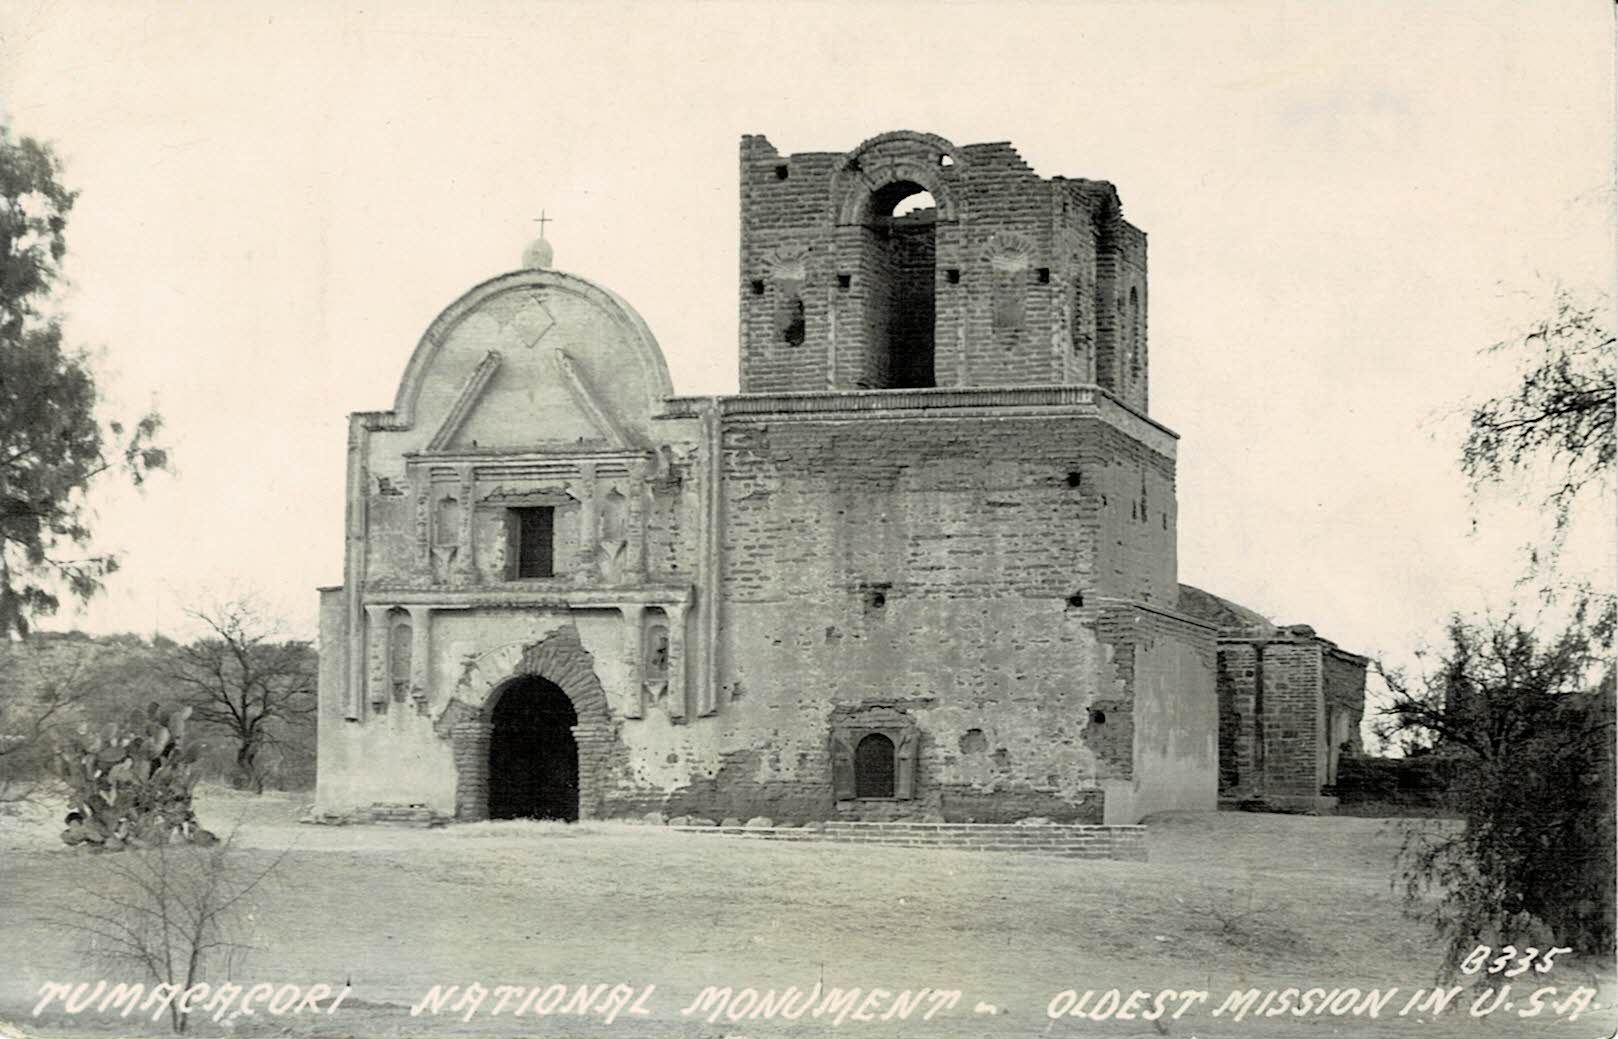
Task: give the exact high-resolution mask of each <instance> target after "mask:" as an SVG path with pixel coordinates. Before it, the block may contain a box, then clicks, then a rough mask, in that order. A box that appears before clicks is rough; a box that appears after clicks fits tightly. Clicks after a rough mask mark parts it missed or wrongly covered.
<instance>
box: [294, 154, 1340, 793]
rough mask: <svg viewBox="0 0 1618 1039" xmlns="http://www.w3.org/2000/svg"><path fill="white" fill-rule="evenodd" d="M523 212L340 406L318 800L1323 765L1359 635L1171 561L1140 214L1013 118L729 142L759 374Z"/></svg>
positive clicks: (810, 788)
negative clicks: (471, 282)
mask: <svg viewBox="0 0 1618 1039" xmlns="http://www.w3.org/2000/svg"><path fill="white" fill-rule="evenodd" d="M550 262H551V251H550V246H549V245H548V244H547V243H546V242H545V241H544V240H543V238H542V239H541V240H540V241H539V242H536V243H535V244H534V245H533V246H531V247H530V248H529V250H528V251H527V253H526V254H525V256H524V262H523V266H522V268H521V269H519V270H517V271H514V272H512V273H509V274H504V275H501V276H499V277H496V278H493V279H491V280H489V281H486V282H484V283H483V284H481V285H478V286H476V287H475V288H473V289H471V290H470V291H469V292H467V293H466V294H465V295H463V296H462V297H461V298H460V299H458V300H456V301H455V302H454V303H452V304H451V305H450V306H449V308H448V309H447V310H445V311H444V312H443V313H442V314H440V315H439V317H438V318H437V319H436V320H435V321H434V322H433V323H432V325H431V326H430V327H429V328H428V329H427V331H426V333H425V334H424V335H423V336H422V338H421V341H420V343H419V344H418V345H417V346H416V348H415V352H414V354H413V355H412V356H411V358H410V361H409V363H408V365H407V366H406V368H405V371H404V376H403V379H402V381H401V383H400V386H399V391H398V395H397V397H396V400H395V403H394V406H393V409H392V410H390V411H381V412H360V413H357V414H355V415H353V416H351V419H350V422H349V441H348V478H347V479H348V495H347V520H346V538H345V555H346V559H345V565H344V573H343V583H342V585H341V586H340V587H335V588H327V589H323V590H322V591H321V607H320V609H321V613H320V616H321V628H320V630H321V649H322V652H321V672H320V727H319V733H320V736H319V739H320V745H319V772H318V775H319V789H318V809H319V810H320V811H322V812H326V813H335V814H341V815H349V816H351V817H352V816H357V817H365V815H366V813H367V812H370V813H372V814H373V817H374V816H375V814H376V813H377V812H381V813H382V816H383V817H386V813H387V811H388V810H389V806H401V810H405V811H417V812H429V813H432V814H436V815H443V816H454V817H455V818H458V819H465V820H477V819H486V818H491V817H492V818H511V817H530V816H531V817H540V818H560V819H578V818H586V819H588V818H601V817H612V816H632V815H639V814H643V813H647V812H651V811H661V812H664V813H667V814H669V815H676V814H689V815H697V816H703V817H707V818H713V819H718V818H720V817H725V816H734V817H737V818H743V819H745V818H748V817H751V816H759V815H763V816H769V817H771V818H773V819H775V820H781V821H795V822H802V821H808V820H823V819H838V818H850V819H866V820H881V819H929V818H930V819H943V820H949V821H977V822H1005V821H1012V820H1016V819H1020V818H1025V817H1030V816H1039V817H1045V818H1049V819H1052V820H1055V821H1059V822H1103V821H1105V822H1109V823H1112V822H1134V821H1137V820H1139V819H1141V818H1142V817H1144V816H1146V815H1148V814H1150V813H1153V812H1157V811H1161V810H1165V809H1212V808H1214V807H1215V806H1216V803H1217V802H1218V800H1219V798H1220V797H1221V796H1224V797H1225V798H1227V799H1230V800H1241V799H1258V800H1263V801H1265V802H1268V803H1278V804H1287V805H1292V806H1297V807H1306V808H1324V807H1329V805H1330V799H1329V797H1327V796H1325V795H1324V794H1323V790H1328V791H1329V789H1330V786H1331V783H1332V782H1333V779H1334V775H1335V770H1336V762H1337V757H1338V755H1339V754H1341V753H1344V752H1347V753H1355V752H1357V751H1358V748H1359V725H1360V715H1361V712H1362V710H1363V697H1364V671H1365V660H1364V659H1363V658H1360V657H1356V656H1354V655H1352V654H1348V653H1344V652H1343V651H1341V650H1339V649H1338V648H1337V647H1336V646H1334V645H1332V644H1331V643H1330V642H1328V641H1326V640H1324V639H1321V638H1319V637H1317V636H1316V635H1315V634H1314V632H1313V631H1312V630H1311V629H1309V628H1307V627H1303V626H1294V627H1291V628H1279V627H1276V626H1275V625H1272V624H1270V623H1269V622H1268V621H1267V620H1265V619H1264V618H1262V617H1260V616H1258V615H1257V614H1254V613H1252V612H1251V611H1247V610H1244V609H1243V608H1241V607H1239V606H1236V605H1234V604H1232V603H1229V602H1226V601H1225V600H1222V599H1219V598H1218V597H1216V596H1211V595H1208V594H1207V593H1204V592H1201V591H1199V590H1197V589H1194V588H1189V587H1186V586H1182V585H1180V584H1179V583H1178V577H1177V570H1176V536H1177V528H1176V520H1177V514H1176V502H1175V449H1176V437H1175V434H1174V433H1172V432H1170V431H1169V430H1168V429H1167V428H1166V427H1164V426H1162V425H1160V424H1159V423H1158V422H1156V421H1155V420H1153V419H1152V418H1150V417H1149V416H1148V413H1147V412H1148V409H1147V404H1148V387H1149V374H1150V366H1149V363H1148V360H1149V351H1148V336H1147V299H1148V293H1147V277H1146V236H1145V234H1144V233H1143V232H1142V231H1140V230H1139V229H1138V228H1136V227H1134V226H1133V225H1131V224H1130V223H1128V222H1127V221H1126V220H1124V219H1123V216H1122V212H1121V207H1120V204H1119V200H1118V194H1117V192H1116V190H1114V188H1113V186H1112V185H1111V184H1109V183H1106V182H1104V181H1092V180H1083V179H1068V178H1063V177H1054V178H1050V179H1042V178H1041V177H1039V176H1038V175H1037V174H1035V173H1034V172H1033V171H1032V170H1031V169H1030V168H1029V167H1028V166H1027V164H1026V163H1024V162H1023V160H1022V159H1021V158H1020V157H1019V156H1018V154H1017V152H1016V151H1015V150H1013V149H1012V148H1011V146H1010V145H1008V144H1004V143H996V144H975V145H966V146H961V147H957V146H955V145H953V144H951V143H950V142H948V141H945V140H943V139H942V138H939V137H935V136H931V135H927V134H920V133H910V132H894V133H885V134H882V135H880V136H877V137H874V138H872V139H870V140H868V141H865V142H864V143H862V144H860V145H859V146H858V147H856V148H855V149H854V150H853V151H850V152H846V153H843V152H813V153H802V154H796V155H781V154H779V153H778V152H777V151H776V149H775V148H774V147H772V146H771V144H770V143H769V141H768V140H766V139H765V138H763V137H759V136H747V137H744V138H743V139H742V142H741V263H740V272H739V278H738V283H737V290H738V296H739V302H740V340H741V342H740V386H741V392H740V393H738V394H736V395H732V396H720V397H680V396H676V395H675V394H674V389H673V386H672V384H671V382H670V379H669V373H668V369H667V366H666V365H665V363H664V359H663V355H662V352H661V351H660V349H659V348H658V345H657V342H656V340H655V339H654V338H653V336H652V333H651V331H650V330H649V329H648V328H647V327H646V325H645V323H644V322H642V320H641V319H640V317H639V316H638V315H637V314H636V313H635V311H634V310H633V309H632V308H631V307H630V306H629V305H628V304H627V303H625V302H624V301H623V300H621V299H619V298H618V297H617V296H615V295H613V293H611V292H610V291H608V290H607V289H605V288H603V287H601V286H598V285H595V284H593V283H591V282H589V281H587V280H585V279H583V278H580V277H577V276H574V275H570V274H565V273H562V272H560V271H556V270H553V269H551V267H550Z"/></svg>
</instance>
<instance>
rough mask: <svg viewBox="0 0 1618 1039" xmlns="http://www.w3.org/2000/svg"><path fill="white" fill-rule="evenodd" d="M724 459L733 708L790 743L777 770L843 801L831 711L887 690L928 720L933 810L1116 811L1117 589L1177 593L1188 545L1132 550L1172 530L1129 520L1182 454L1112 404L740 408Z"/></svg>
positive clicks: (737, 719) (1081, 814)
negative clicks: (835, 779)
mask: <svg viewBox="0 0 1618 1039" xmlns="http://www.w3.org/2000/svg"><path fill="white" fill-rule="evenodd" d="M1148 456H1150V457H1148ZM1114 470H1116V471H1117V472H1116V473H1114V472H1113V471H1114ZM723 472H724V483H723V489H724V500H725V506H724V514H725V527H724V539H723V543H724V549H725V552H724V563H723V569H722V575H721V577H722V587H721V596H722V601H723V602H724V604H725V614H726V619H725V623H724V638H723V643H722V657H721V659H722V665H723V668H724V671H723V685H724V698H725V699H726V700H728V701H729V702H728V706H727V709H726V711H724V712H723V713H722V716H721V718H720V720H719V722H720V725H721V727H722V728H725V727H727V726H733V727H734V729H733V730H732V731H733V732H734V733H735V735H736V738H737V739H738V741H739V742H743V745H752V746H763V747H768V748H769V750H768V752H765V753H760V754H757V755H755V760H753V761H750V762H749V765H750V766H751V767H754V768H757V769H759V773H758V775H760V776H761V777H763V778H762V783H763V785H765V786H768V785H770V784H771V783H775V784H779V785H780V786H781V789H779V790H778V792H777V794H776V796H777V797H781V798H788V799H792V800H795V801H796V800H801V797H802V795H801V793H799V792H794V791H793V789H792V788H793V787H794V786H795V785H796V784H798V783H799V782H803V783H807V784H810V785H812V786H814V787H815V790H816V796H819V797H822V798H829V791H827V790H826V789H825V786H824V783H825V780H826V778H827V777H829V774H830V767H829V758H828V755H829V747H828V742H827V738H826V735H827V731H828V719H829V715H830V712H831V710H832V709H833V708H834V707H835V706H837V705H839V704H844V705H849V704H860V703H866V702H886V703H892V704H895V705H897V706H899V707H900V708H902V709H903V710H906V711H908V712H910V713H911V714H912V715H913V716H914V717H915V718H916V719H917V722H918V724H919V727H920V729H921V731H922V734H923V735H922V742H921V746H920V750H919V759H918V769H919V777H918V790H919V791H923V792H925V797H926V798H932V799H933V800H931V801H928V802H927V803H925V804H922V805H919V806H916V807H917V808H918V809H919V810H921V811H937V812H939V813H941V814H943V815H944V816H945V817H946V818H963V819H964V818H973V819H978V820H986V819H1006V820H1010V819H1016V818H1019V817H1022V816H1026V815H1047V816H1050V817H1052V818H1056V817H1058V816H1065V817H1067V818H1094V817H1095V813H1096V812H1097V811H1098V809H1099V807H1100V806H1099V803H1098V799H1097V798H1096V797H1095V789H1096V787H1095V784H1096V782H1097V780H1098V778H1099V776H1100V774H1101V770H1100V769H1099V768H1098V766H1097V761H1096V754H1095V750H1094V748H1093V747H1091V746H1090V745H1089V744H1088V742H1087V731H1086V730H1087V727H1088V726H1089V724H1090V721H1089V719H1090V713H1089V709H1088V708H1089V703H1090V701H1091V699H1092V698H1093V697H1094V696H1095V695H1096V692H1097V688H1096V679H1095V676H1096V675H1097V674H1098V671H1097V668H1098V665H1099V656H1098V653H1099V647H1098V642H1097V639H1096V636H1095V632H1094V630H1093V626H1094V621H1095V616H1096V613H1095V610H1096V600H1097V598H1098V597H1100V596H1105V595H1109V594H1119V593H1122V592H1124V591H1125V590H1127V591H1128V593H1130V594H1132V595H1134V596H1137V597H1144V596H1146V595H1152V594H1156V595H1158V596H1160V597H1164V598H1167V597H1168V596H1169V592H1168V591H1167V589H1171V588H1174V587H1176V586H1175V585H1174V584H1173V570H1172V553H1169V554H1167V555H1163V554H1153V553H1151V552H1148V551H1146V550H1144V549H1142V550H1141V551H1139V552H1138V554H1129V553H1127V552H1126V553H1125V554H1124V558H1123V559H1122V560H1120V559H1119V554H1120V545H1123V546H1126V547H1127V546H1128V545H1129V544H1130V542H1131V536H1132V532H1136V533H1134V534H1133V536H1135V537H1138V536H1139V533H1138V532H1145V531H1150V532H1153V537H1154V538H1162V537H1163V536H1164V535H1165V534H1169V535H1170V536H1171V532H1170V531H1165V529H1164V525H1163V524H1162V523H1160V522H1156V520H1158V519H1159V518H1160V515H1159V514H1158V513H1153V514H1152V516H1151V517H1150V520H1151V521H1142V520H1139V519H1136V520H1133V521H1132V520H1130V519H1129V517H1130V515H1131V512H1130V510H1132V509H1134V510H1136V511H1137V513H1138V511H1139V509H1140V502H1139V496H1140V486H1141V482H1142V480H1143V479H1144V480H1145V481H1146V483H1147V484H1148V486H1149V487H1150V488H1155V489H1156V495H1157V501H1158V502H1160V503H1171V502H1172V487H1173V484H1172V462H1171V461H1170V460H1168V459H1166V458H1163V457H1161V456H1158V455H1156V454H1155V453H1154V452H1150V451H1147V450H1146V449H1145V447H1144V445H1142V444H1140V443H1139V442H1138V441H1135V440H1133V438H1130V437H1127V436H1125V435H1124V434H1122V433H1121V432H1120V431H1119V430H1117V429H1115V428H1113V427H1112V426H1110V425H1109V424H1107V423H1105V422H1102V421H1100V420H1098V419H1095V418H1091V417H1083V416H1074V415H1063V414H1062V413H1060V412H1057V413H1052V414H1049V415H1039V416H1023V417H1011V416H1004V417H1001V416H993V417H987V416H986V417H950V416H947V415H941V414H936V413H931V412H928V411H926V410H924V409H917V410H915V411H910V412H903V413H892V414H887V415H882V416H869V417H865V418H863V419H861V420H860V421H849V420H848V419H847V418H846V417H842V418H839V417H836V416H814V415H809V416H805V415H797V416H786V415H772V416H739V415H738V416H731V417H729V418H727V419H726V425H725V428H724V438H723ZM1070 477H1072V478H1070ZM1109 488H1111V489H1112V490H1111V493H1109ZM1130 488H1133V490H1132V491H1131V490H1130ZM1126 491H1128V492H1129V493H1125V492H1126ZM1149 496H1150V495H1149ZM1120 516H1121V518H1119V517H1120ZM1132 565H1135V566H1138V567H1139V569H1138V570H1134V569H1132ZM1148 567H1149V569H1148ZM1129 713H1130V707H1129V705H1123V706H1122V707H1121V709H1120V711H1119V713H1118V715H1117V717H1118V721H1117V722H1116V723H1115V724H1116V726H1118V727H1127V725H1128V724H1129V722H1128V717H1129ZM723 738H728V737H723ZM1123 758H1124V760H1125V761H1126V762H1127V758H1128V754H1127V752H1125V753H1124V754H1123ZM1123 767H1124V769H1125V770H1126V772H1127V763H1126V764H1125V765H1124V766H1123ZM821 804H822V807H823V808H829V807H830V804H829V800H825V801H822V802H821ZM870 810H872V811H881V810H882V809H881V808H880V807H879V806H871V809H870ZM737 814H741V813H740V812H738V813H737ZM761 814H773V813H772V812H770V811H762V810H761Z"/></svg>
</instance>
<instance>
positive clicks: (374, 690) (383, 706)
mask: <svg viewBox="0 0 1618 1039" xmlns="http://www.w3.org/2000/svg"><path fill="white" fill-rule="evenodd" d="M365 646H366V650H365V658H366V660H367V661H368V666H367V667H366V669H365V670H366V679H365V681H366V691H367V693H368V694H369V697H368V701H367V702H369V703H370V705H371V710H372V712H373V713H376V714H380V713H382V712H383V711H386V710H387V709H388V607H386V606H366V607H365Z"/></svg>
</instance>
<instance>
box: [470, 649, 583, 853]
mask: <svg viewBox="0 0 1618 1039" xmlns="http://www.w3.org/2000/svg"><path fill="white" fill-rule="evenodd" d="M578 720H579V719H578V714H577V713H576V712H575V711H574V709H573V702H572V701H571V700H569V699H568V696H567V694H566V693H564V692H562V690H561V687H560V686H558V685H556V683H554V682H551V681H549V680H547V679H544V678H541V677H539V676H538V675H525V676H524V677H522V678H518V679H515V680H513V681H512V682H511V683H510V684H509V685H507V686H506V688H505V689H504V690H502V691H501V692H500V694H499V699H498V700H497V701H496V702H495V705H494V710H493V711H492V712H491V713H490V717H489V721H490V723H491V724H490V729H491V731H490V733H489V818H491V819H561V820H565V821H567V822H573V821H575V820H577V819H578V817H579V746H578V743H577V742H576V741H575V739H574V736H573V727H574V726H575V725H577V724H578Z"/></svg>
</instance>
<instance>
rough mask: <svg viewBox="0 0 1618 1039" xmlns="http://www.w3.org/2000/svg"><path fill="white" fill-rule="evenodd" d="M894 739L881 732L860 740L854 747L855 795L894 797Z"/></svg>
mask: <svg viewBox="0 0 1618 1039" xmlns="http://www.w3.org/2000/svg"><path fill="white" fill-rule="evenodd" d="M893 758H894V754H893V741H892V740H890V739H888V738H887V737H886V736H884V735H882V734H881V733H879V732H873V733H871V734H870V735H869V736H866V737H865V738H864V739H862V740H860V742H859V746H857V747H855V748H854V796H855V797H892V796H893V786H894V784H893V776H894V773H895V772H896V771H897V769H896V768H895V767H894V765H895V762H894V760H893Z"/></svg>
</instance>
